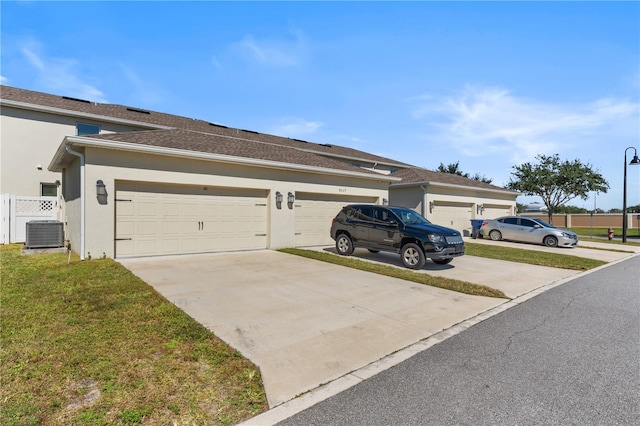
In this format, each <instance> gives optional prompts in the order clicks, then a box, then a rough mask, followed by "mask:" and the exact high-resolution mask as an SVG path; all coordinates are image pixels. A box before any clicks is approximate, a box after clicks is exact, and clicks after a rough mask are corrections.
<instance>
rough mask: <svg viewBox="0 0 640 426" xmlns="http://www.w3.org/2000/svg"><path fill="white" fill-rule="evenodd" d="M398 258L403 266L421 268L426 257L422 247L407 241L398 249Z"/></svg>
mask: <svg viewBox="0 0 640 426" xmlns="http://www.w3.org/2000/svg"><path fill="white" fill-rule="evenodd" d="M400 258H401V259H402V263H403V264H404V266H406V267H407V268H410V269H422V267H423V266H424V263H425V262H426V259H425V257H424V252H423V251H422V249H421V248H420V247H419V246H418V245H417V244H414V243H407V244H405V245H404V246H402V251H400Z"/></svg>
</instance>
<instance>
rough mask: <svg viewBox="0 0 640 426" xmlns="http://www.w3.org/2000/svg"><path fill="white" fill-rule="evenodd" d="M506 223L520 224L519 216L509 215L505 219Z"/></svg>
mask: <svg viewBox="0 0 640 426" xmlns="http://www.w3.org/2000/svg"><path fill="white" fill-rule="evenodd" d="M504 223H506V224H507V225H517V224H518V218H517V217H507V218H505V219H504Z"/></svg>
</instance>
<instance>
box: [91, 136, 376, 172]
mask: <svg viewBox="0 0 640 426" xmlns="http://www.w3.org/2000/svg"><path fill="white" fill-rule="evenodd" d="M83 138H89V139H96V140H104V141H117V142H124V143H130V144H136V145H147V146H154V147H162V148H172V149H179V150H185V151H191V152H199V153H206V154H218V155H225V156H232V157H243V158H251V159H257V160H266V161H274V162H280V163H289V164H297V165H303V166H310V167H320V168H325V169H334V170H344V171H349V172H354V173H361V174H370V175H372V176H377V177H379V178H380V179H383V180H384V179H386V178H387V176H385V175H381V174H379V173H376V172H373V171H369V170H365V169H361V168H359V167H355V166H352V165H350V164H347V163H344V162H342V161H338V160H334V159H332V158H330V157H325V156H322V155H317V154H314V153H310V152H305V151H300V150H298V149H295V148H290V147H286V146H281V145H270V144H265V143H260V142H254V141H247V140H239V139H236V138H233V137H228V136H221V135H213V134H210V133H203V132H196V131H193V130H183V129H170V130H142V131H137V132H123V133H107V134H101V135H90V136H83Z"/></svg>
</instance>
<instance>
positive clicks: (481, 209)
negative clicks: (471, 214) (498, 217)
mask: <svg viewBox="0 0 640 426" xmlns="http://www.w3.org/2000/svg"><path fill="white" fill-rule="evenodd" d="M476 213H477V214H482V213H484V204H478V205H476Z"/></svg>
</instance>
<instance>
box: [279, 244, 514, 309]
mask: <svg viewBox="0 0 640 426" xmlns="http://www.w3.org/2000/svg"><path fill="white" fill-rule="evenodd" d="M278 251H280V252H282V253H288V254H293V255H296V256H302V257H306V258H308V259H314V260H320V261H322V262H328V263H333V264H334V265H340V266H346V267H349V268H353V269H359V270H361V271H366V272H373V273H375V274H379V275H386V276H388V277H393V278H399V279H401V280H405V281H412V282H415V283H419V284H424V285H429V286H432V287H438V288H443V289H446V290H452V291H457V292H459V293H465V294H470V295H473V296H486V297H497V298H503V299H508V297H507V296H505V294H504V293H503V292H502V291H500V290H496V289H494V288H491V287H487V286H484V285H478V284H472V283H469V282H466V281H459V280H453V279H451V278H442V277H434V276H432V275H428V274H424V273H418V272H414V271H412V270H410V269H401V268H396V267H394V266H389V265H381V264H379V263H373V262H367V261H364V260H360V259H355V258H353V257H343V256H338V255H335V254H332V253H326V252H319V251H314V250H303V249H296V248H285V249H280V250H278Z"/></svg>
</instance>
